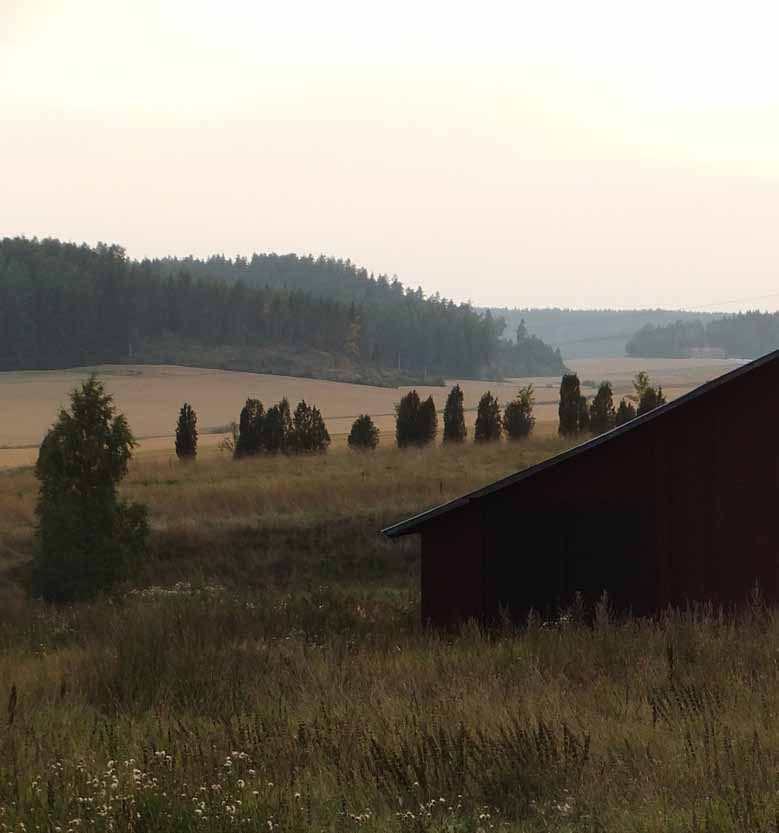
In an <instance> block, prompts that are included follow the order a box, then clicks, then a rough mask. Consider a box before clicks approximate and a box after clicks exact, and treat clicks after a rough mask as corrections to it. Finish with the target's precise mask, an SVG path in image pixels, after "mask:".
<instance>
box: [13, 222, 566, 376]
mask: <svg viewBox="0 0 779 833" xmlns="http://www.w3.org/2000/svg"><path fill="white" fill-rule="evenodd" d="M504 329H505V322H504V321H503V320H502V319H500V318H497V319H496V318H493V317H492V315H490V314H486V313H485V314H482V313H481V312H478V311H477V310H475V309H473V308H472V307H471V306H470V304H465V303H464V304H455V303H453V302H451V301H448V300H446V299H444V298H440V297H438V296H437V295H436V296H433V297H430V298H426V297H425V295H424V293H423V292H422V290H421V289H416V290H412V289H410V288H407V287H404V286H403V284H401V283H400V281H398V280H397V278H394V279H389V278H387V277H386V276H383V275H380V276H378V277H374V276H373V275H369V274H368V273H367V272H366V271H365V270H364V269H358V268H357V267H356V266H354V265H353V264H352V263H350V262H349V261H343V260H335V259H332V258H324V257H321V258H316V259H315V258H311V257H297V256H295V255H287V256H278V255H253V256H252V257H251V258H250V259H248V260H247V259H246V258H240V257H238V258H235V259H234V260H230V259H227V258H224V257H222V256H216V257H210V258H208V259H207V260H198V259H195V258H185V259H181V260H179V259H175V258H166V259H163V260H155V261H143V262H136V261H132V260H130V259H129V258H128V257H127V256H126V254H125V252H124V250H123V249H122V248H121V247H120V246H105V245H102V244H101V245H98V246H97V247H96V248H94V249H93V248H90V247H88V246H86V245H82V246H76V245H72V244H69V243H61V242H60V241H58V240H41V241H38V240H26V239H24V238H16V239H3V240H0V370H12V369H19V368H29V369H39V368H40V369H42V368H58V367H73V366H77V365H88V364H98V363H102V362H109V361H110V362H127V361H134V360H135V361H137V360H141V361H144V360H153V358H156V359H157V360H159V359H160V357H161V354H162V355H164V356H165V357H166V358H167V359H168V360H178V361H182V362H183V359H184V358H187V357H194V358H196V359H197V360H198V361H200V362H204V361H206V362H209V363H212V364H215V365H216V366H222V365H223V364H225V363H227V364H229V365H230V366H231V367H240V366H241V365H242V364H243V365H244V366H245V365H246V364H250V363H252V362H253V363H255V364H256V363H257V362H258V359H257V354H258V351H265V352H264V353H261V354H260V355H271V356H272V357H274V358H273V367H274V370H275V371H276V372H284V366H285V365H287V366H289V367H290V369H295V370H297V371H298V372H300V369H301V368H300V361H299V358H298V357H299V355H300V354H304V355H305V356H307V357H310V364H311V367H310V369H309V371H308V372H309V373H318V374H320V375H330V376H334V375H337V372H338V368H339V367H340V366H344V367H345V368H347V369H348V370H349V372H350V373H351V374H352V376H356V377H357V378H360V379H366V380H367V379H371V378H374V377H376V378H378V379H381V378H382V377H383V376H384V375H385V374H386V373H387V371H388V370H389V369H390V368H392V372H393V374H394V375H396V376H402V375H405V376H406V377H410V378H419V377H420V376H423V375H424V376H426V377H427V378H430V377H431V376H438V377H442V376H444V375H451V376H456V375H464V376H482V375H490V376H493V377H494V376H496V375H499V374H501V373H503V374H506V375H522V374H526V373H527V374H535V375H542V374H545V373H557V372H561V371H562V364H561V362H560V360H559V356H557V355H556V354H555V353H554V351H553V350H551V348H549V346H548V345H546V344H544V343H543V342H541V341H540V340H538V339H535V338H534V337H528V338H527V339H525V342H526V343H524V344H523V345H520V346H519V347H518V346H517V345H515V344H510V343H509V342H507V341H504V340H503V339H501V334H502V332H503V330H504ZM161 344H162V345H167V347H165V349H161V348H160V345H161ZM242 357H243V358H242ZM252 357H254V358H252ZM228 358H229V359H230V361H229V362H228V361H227V359H228ZM190 361H191V359H190ZM245 369H246V368H245ZM254 369H258V368H257V367H256V366H255V367H254ZM379 371H381V372H379Z"/></svg>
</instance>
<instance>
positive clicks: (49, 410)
mask: <svg viewBox="0 0 779 833" xmlns="http://www.w3.org/2000/svg"><path fill="white" fill-rule="evenodd" d="M570 364H571V366H572V368H573V369H575V370H577V372H578V373H579V377H580V379H581V380H582V381H593V382H600V381H601V380H603V379H610V380H612V381H613V383H614V387H615V393H616V394H617V396H618V397H619V396H620V395H622V394H624V393H627V392H629V391H632V387H631V379H632V378H633V375H634V374H635V373H636V372H637V371H638V370H641V369H646V370H648V371H649V372H650V373H651V374H652V377H653V379H654V380H655V381H656V382H657V383H659V384H661V385H663V387H664V388H665V389H666V392H667V394H668V396H669V398H673V397H675V396H678V395H680V394H682V393H685V392H686V391H688V390H690V388H692V387H695V386H696V385H699V384H701V383H702V382H705V381H707V380H708V379H711V378H713V377H714V376H716V375H718V374H720V373H722V372H724V371H726V370H728V369H730V368H732V367H733V366H734V363H733V362H729V361H718V360H711V359H708V360H703V359H630V358H624V359H619V358H617V359H614V358H606V359H581V360H578V361H572V362H570ZM97 370H98V371H99V373H100V375H101V377H102V378H103V380H104V381H105V383H106V386H107V387H108V389H109V391H110V392H111V393H113V394H114V396H115V398H116V402H117V404H118V406H119V407H120V408H121V409H122V410H123V411H124V412H125V413H126V414H127V416H128V419H129V420H130V424H131V426H132V428H133V431H134V432H135V434H136V436H137V437H139V438H140V439H141V441H142V448H143V449H144V450H154V451H161V450H167V451H169V452H170V451H171V450H172V441H171V437H172V435H173V431H174V428H175V424H176V418H177V416H178V409H179V408H180V407H181V405H182V403H183V402H184V401H188V402H190V403H191V404H192V405H193V407H194V408H195V410H196V411H197V413H198V420H199V427H200V431H201V437H200V443H201V447H208V446H216V445H218V444H219V442H220V441H221V439H222V436H223V435H222V434H219V433H209V432H210V431H213V430H214V429H218V428H220V427H223V426H225V425H227V424H229V423H230V422H231V421H233V420H237V419H238V414H239V413H240V410H241V407H242V406H243V403H244V402H245V401H246V399H247V397H249V396H253V397H257V398H259V399H261V400H262V401H263V402H264V403H265V404H266V406H267V405H268V404H269V403H273V402H277V401H278V400H279V399H281V397H282V396H286V397H287V398H288V399H289V400H290V401H291V402H292V403H293V406H294V404H295V403H296V402H297V401H299V400H300V399H305V400H306V401H308V402H309V403H313V404H315V405H317V406H318V407H319V408H320V410H321V411H322V414H323V415H324V417H325V419H326V420H327V425H328V429H329V430H330V433H331V434H332V436H333V440H334V443H335V444H336V445H339V444H344V443H345V437H346V435H347V433H348V431H349V428H350V427H351V423H352V422H353V420H354V418H355V417H356V416H357V415H358V414H360V413H369V414H370V415H371V416H372V417H374V420H375V422H376V424H377V425H378V426H379V428H380V429H381V430H382V431H383V432H384V435H385V441H386V440H387V439H390V438H391V436H392V433H393V430H394V407H395V404H396V403H397V401H398V399H399V398H400V396H401V394H402V393H403V392H404V391H405V390H406V389H400V390H398V389H393V388H382V387H370V386H368V385H355V384H348V383H344V382H329V381H323V380H317V379H303V378H297V377H290V376H270V375H262V374H255V373H240V372H231V371H223V370H206V369H198V368H187V367H171V366H150V365H127V366H125V365H114V366H104V367H100V368H97ZM88 372H89V369H76V370H63V371H31V372H18V373H0V403H1V407H0V468H12V467H15V466H23V465H31V464H32V463H33V462H34V460H35V456H36V453H37V446H38V445H39V444H40V441H41V439H42V438H43V435H44V434H45V432H46V430H47V429H48V427H49V426H50V425H51V423H52V422H53V420H54V418H55V415H56V413H57V409H58V408H59V407H61V406H62V405H64V404H66V403H67V397H68V392H69V391H70V390H72V388H74V387H75V386H76V385H77V384H79V383H80V382H81V381H82V380H83V379H84V377H85V376H86V374H87V373H88ZM454 381H455V380H451V381H450V382H449V385H451V384H454ZM531 381H532V382H533V384H534V386H535V388H536V417H537V419H538V421H539V423H552V422H554V421H555V420H556V419H557V399H558V396H557V394H558V389H559V385H560V380H559V379H558V378H546V377H542V378H535V379H523V380H510V381H507V382H501V383H495V382H474V381H460V385H461V386H462V388H463V391H464V394H465V407H466V408H467V409H470V411H469V413H468V414H467V416H468V418H469V420H470V421H471V422H472V420H473V409H475V407H476V404H477V402H478V400H479V397H480V396H481V394H482V393H484V391H485V390H487V389H490V390H492V392H493V393H495V394H496V395H497V396H498V397H499V399H500V401H501V402H502V403H505V402H507V401H508V400H509V399H511V398H513V397H514V396H515V395H516V392H517V388H518V387H519V385H521V384H526V383H527V382H531ZM418 390H419V391H420V393H421V394H423V395H424V396H427V395H428V394H431V395H432V396H433V398H434V399H435V401H436V405H437V406H438V408H439V409H443V406H444V403H445V401H446V395H447V393H448V391H449V386H447V387H444V388H442V387H430V388H423V387H419V388H418ZM584 392H585V393H586V394H587V395H592V394H593V393H594V390H593V389H585V391H584Z"/></svg>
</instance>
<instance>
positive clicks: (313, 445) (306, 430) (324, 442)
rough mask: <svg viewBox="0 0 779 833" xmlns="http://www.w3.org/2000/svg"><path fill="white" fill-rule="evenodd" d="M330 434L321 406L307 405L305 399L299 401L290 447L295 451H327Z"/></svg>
mask: <svg viewBox="0 0 779 833" xmlns="http://www.w3.org/2000/svg"><path fill="white" fill-rule="evenodd" d="M329 445H330V434H329V433H328V431H327V427H326V426H325V421H324V419H322V414H321V413H320V412H319V408H315V407H314V406H312V405H307V404H306V401H305V399H304V400H302V401H300V402H299V403H298V406H297V408H295V413H294V415H293V417H292V435H291V438H290V441H289V448H290V449H291V450H294V451H302V452H311V451H326V450H327V447H328V446H329Z"/></svg>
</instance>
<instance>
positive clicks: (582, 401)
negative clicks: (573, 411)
mask: <svg viewBox="0 0 779 833" xmlns="http://www.w3.org/2000/svg"><path fill="white" fill-rule="evenodd" d="M578 423H579V425H578V427H579V431H580V432H581V431H589V430H590V405H589V402H588V401H587V397H586V396H580V397H579V413H578Z"/></svg>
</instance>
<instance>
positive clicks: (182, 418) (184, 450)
mask: <svg viewBox="0 0 779 833" xmlns="http://www.w3.org/2000/svg"><path fill="white" fill-rule="evenodd" d="M176 456H177V457H178V458H179V460H194V459H195V457H197V414H196V413H195V411H194V410H193V408H192V406H191V405H189V404H187V403H186V402H185V403H184V404H183V405H182V406H181V411H180V412H179V421H178V424H177V425H176Z"/></svg>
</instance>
